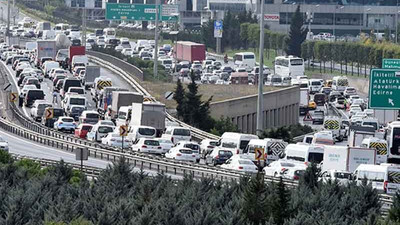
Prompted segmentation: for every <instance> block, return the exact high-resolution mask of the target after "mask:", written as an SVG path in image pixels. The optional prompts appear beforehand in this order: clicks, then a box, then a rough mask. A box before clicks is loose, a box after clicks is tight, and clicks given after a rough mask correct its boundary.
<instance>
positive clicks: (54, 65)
mask: <svg viewBox="0 0 400 225" xmlns="http://www.w3.org/2000/svg"><path fill="white" fill-rule="evenodd" d="M54 68H60V63H59V62H56V61H46V62H44V64H43V71H44V77H49V73H50V70H51V69H54Z"/></svg>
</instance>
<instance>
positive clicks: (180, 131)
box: [173, 129, 190, 136]
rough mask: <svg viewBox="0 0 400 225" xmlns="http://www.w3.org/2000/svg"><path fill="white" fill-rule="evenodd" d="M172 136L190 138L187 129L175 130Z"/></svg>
mask: <svg viewBox="0 0 400 225" xmlns="http://www.w3.org/2000/svg"><path fill="white" fill-rule="evenodd" d="M173 135H179V136H190V130H188V129H175V130H174V134H173Z"/></svg>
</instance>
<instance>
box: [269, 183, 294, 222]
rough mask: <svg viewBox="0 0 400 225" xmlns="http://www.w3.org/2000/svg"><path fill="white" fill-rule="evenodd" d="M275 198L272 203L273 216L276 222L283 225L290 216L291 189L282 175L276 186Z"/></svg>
mask: <svg viewBox="0 0 400 225" xmlns="http://www.w3.org/2000/svg"><path fill="white" fill-rule="evenodd" d="M275 196H276V197H275V198H274V201H273V203H272V205H271V210H272V212H271V213H272V217H273V219H274V222H275V224H277V225H283V224H284V222H285V219H287V218H289V217H290V215H291V212H290V191H289V190H287V189H286V188H285V184H284V183H283V180H282V177H281V178H280V180H279V183H278V184H277V185H276V186H275Z"/></svg>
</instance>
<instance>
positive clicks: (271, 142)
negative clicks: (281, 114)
mask: <svg viewBox="0 0 400 225" xmlns="http://www.w3.org/2000/svg"><path fill="white" fill-rule="evenodd" d="M287 145H288V143H287V142H284V141H283V140H280V139H272V138H265V139H251V140H250V142H249V144H247V147H246V149H245V150H244V153H245V154H248V155H249V156H250V157H252V160H253V161H254V159H255V157H254V154H255V148H263V149H264V152H265V157H266V159H267V163H268V164H269V163H271V162H273V161H276V160H278V159H280V158H283V156H284V154H285V148H286V146H287ZM250 157H249V158H250Z"/></svg>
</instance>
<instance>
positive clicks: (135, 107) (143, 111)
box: [128, 101, 165, 136]
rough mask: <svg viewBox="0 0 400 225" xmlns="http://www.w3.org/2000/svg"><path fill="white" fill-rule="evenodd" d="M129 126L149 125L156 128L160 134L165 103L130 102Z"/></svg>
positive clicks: (162, 128) (162, 127)
mask: <svg viewBox="0 0 400 225" xmlns="http://www.w3.org/2000/svg"><path fill="white" fill-rule="evenodd" d="M128 119H130V120H129V126H130V127H131V126H149V127H154V128H156V130H157V136H161V134H162V132H163V131H164V129H165V105H164V104H162V103H161V102H149V101H147V102H146V101H145V102H143V103H132V111H131V117H130V118H129V116H128Z"/></svg>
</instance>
